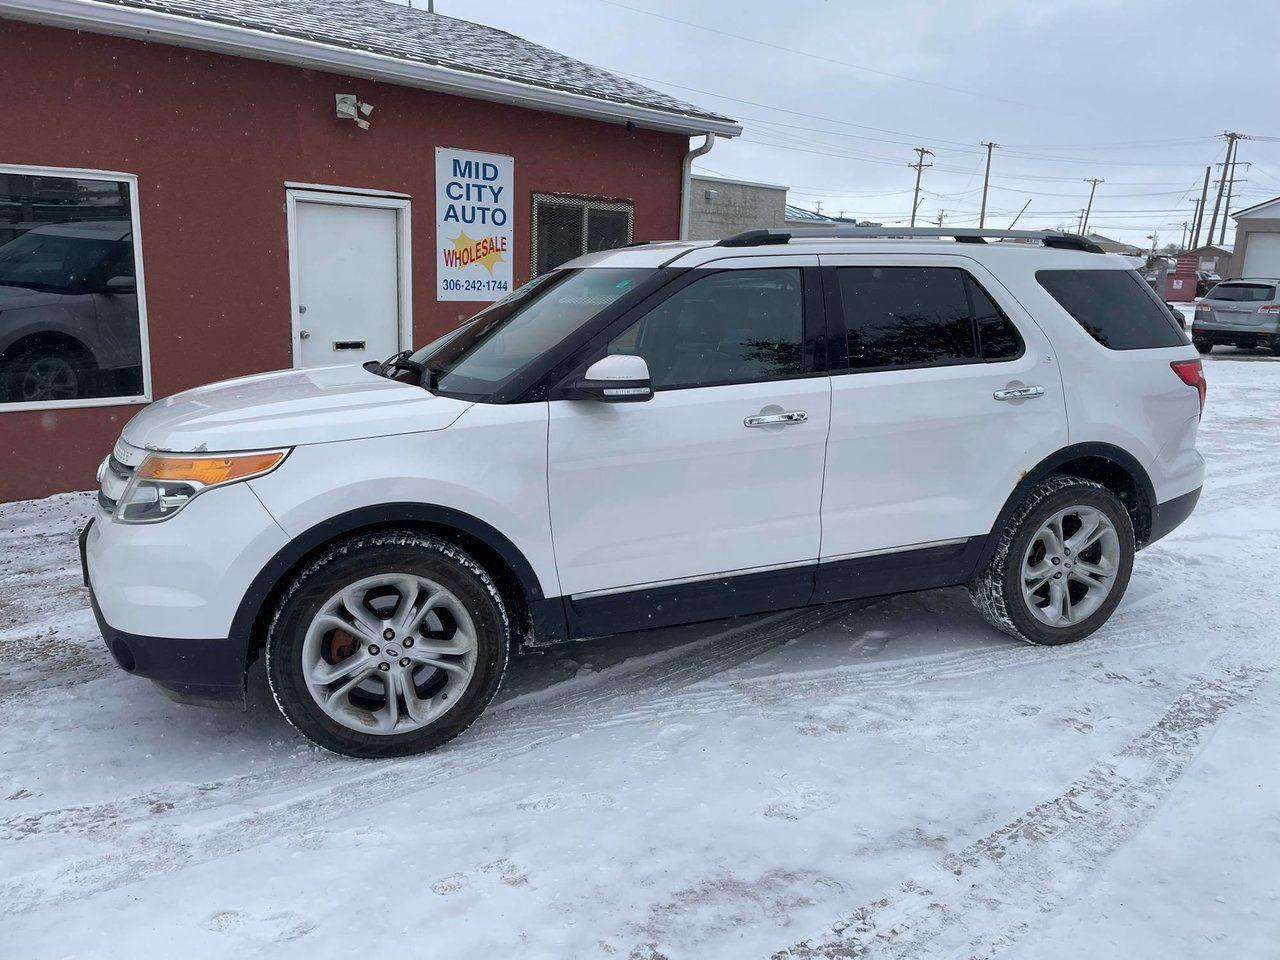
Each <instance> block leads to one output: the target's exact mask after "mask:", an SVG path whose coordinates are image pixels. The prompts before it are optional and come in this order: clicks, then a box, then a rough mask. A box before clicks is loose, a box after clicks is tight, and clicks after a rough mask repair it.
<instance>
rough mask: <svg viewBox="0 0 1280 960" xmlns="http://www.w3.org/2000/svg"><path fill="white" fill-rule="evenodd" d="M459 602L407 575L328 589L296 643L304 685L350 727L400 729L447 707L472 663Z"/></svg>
mask: <svg viewBox="0 0 1280 960" xmlns="http://www.w3.org/2000/svg"><path fill="white" fill-rule="evenodd" d="M476 656H477V638H476V628H475V624H474V622H473V621H472V618H471V615H470V614H469V613H468V612H467V609H466V607H465V606H464V605H463V604H462V601H461V600H459V599H458V597H457V596H455V595H454V594H453V593H452V592H451V591H450V590H448V589H446V588H445V587H443V586H441V585H440V584H438V583H436V582H434V581H432V580H428V579H426V578H425V577H420V576H417V575H415V574H408V573H393V574H383V575H380V576H375V577H368V578H365V579H363V580H359V581H357V582H356V583H353V584H351V585H350V586H348V587H346V588H344V589H342V590H341V591H339V592H338V593H336V594H334V595H333V596H332V597H330V598H329V600H328V601H327V602H326V603H325V604H324V605H323V606H322V607H321V608H320V611H319V612H318V613H317V614H316V615H315V617H314V618H313V619H312V621H311V623H310V625H309V626H308V628H307V632H306V636H305V637H304V639H303V642H302V669H303V676H304V677H305V679H306V684H307V689H308V691H309V692H310V693H311V696H312V697H313V698H314V699H315V702H316V703H317V704H318V705H319V707H320V708H321V709H322V710H323V711H324V712H325V713H326V714H327V715H328V716H329V717H331V718H332V719H333V720H335V721H337V722H338V723H340V724H342V725H343V726H344V727H347V728H348V729H351V730H357V731H360V732H361V733H372V734H382V735H391V734H401V733H408V732H411V731H414V730H419V729H421V728H423V727H425V726H427V725H429V724H431V723H434V722H435V721H436V720H438V719H439V718H440V717H442V716H444V715H445V714H446V713H448V712H449V710H451V709H452V708H453V707H454V706H455V705H456V704H457V703H458V702H459V700H460V699H461V696H462V693H463V691H465V690H466V688H467V685H468V683H470V681H471V678H472V676H473V675H474V673H475V669H476Z"/></svg>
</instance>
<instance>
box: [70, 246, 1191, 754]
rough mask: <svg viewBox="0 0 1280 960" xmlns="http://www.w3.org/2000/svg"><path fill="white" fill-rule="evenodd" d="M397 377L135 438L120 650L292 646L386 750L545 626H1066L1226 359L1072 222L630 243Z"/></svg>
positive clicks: (280, 650)
mask: <svg viewBox="0 0 1280 960" xmlns="http://www.w3.org/2000/svg"><path fill="white" fill-rule="evenodd" d="M991 240H998V241H1001V242H989V241H991ZM368 366H369V368H368V369H366V368H362V367H359V366H337V367H326V368H320V369H310V370H288V371H283V372H279V373H269V374H263V375H260V376H253V377H246V378H243V379H239V380H231V381H228V382H225V383H220V384H214V385H212V386H207V387H202V388H199V389H196V390H191V391H188V392H186V393H182V394H179V395H177V396H174V397H170V398H168V399H167V400H162V401H160V402H158V403H155V404H152V405H151V406H150V407H148V408H147V409H145V410H143V411H142V412H141V413H139V414H138V415H137V416H136V417H135V418H134V419H133V420H132V421H131V422H130V423H129V424H128V425H127V426H126V427H125V429H124V434H123V436H122V437H121V439H120V442H119V443H118V444H117V445H116V447H115V450H114V452H113V453H112V455H111V456H110V457H109V458H108V459H107V460H106V461H104V463H103V465H102V468H101V470H100V478H99V479H100V483H101V492H100V495H99V507H98V512H97V516H96V518H95V519H94V521H93V522H92V523H91V524H90V526H89V527H88V528H87V529H86V531H85V533H84V536H83V538H82V544H83V554H84V561H85V564H84V565H85V579H86V583H87V584H88V585H89V587H90V590H91V594H92V596H93V598H94V610H95V613H96V614H97V617H98V622H99V625H100V626H101V629H102V632H103V634H104V636H105V638H106V641H107V644H108V646H109V647H110V649H111V652H112V653H113V655H114V656H115V658H116V660H117V661H118V662H119V664H120V665H121V666H122V667H123V668H124V669H126V670H129V671H131V672H134V673H137V674H139V675H141V676H144V677H149V678H151V679H152V680H154V681H156V682H157V683H158V684H160V685H161V686H162V687H164V688H165V689H166V690H167V691H169V692H170V693H171V694H173V695H174V696H176V697H178V698H181V699H189V700H197V701H214V700H231V701H235V700H242V699H243V695H244V685H245V672H246V669H247V668H248V666H249V665H250V663H251V662H253V661H254V660H255V659H256V658H257V657H259V656H264V657H265V658H266V672H267V677H268V679H269V682H270V684H271V688H272V690H273V691H274V694H275V697H276V701H277V702H278V704H279V706H280V709H281V710H282V711H283V712H284V714H285V716H286V717H288V718H289V720H290V721H291V722H292V723H293V724H294V725H295V726H296V727H297V728H298V729H299V730H300V731H302V733H304V734H305V735H306V736H308V737H310V738H311V739H312V740H314V741H315V742H317V743H319V744H321V745H323V746H325V747H327V748H329V749H331V750H335V751H338V752H340V753H344V754H349V755H353V756H361V757H381V756H392V755H400V754H409V753H415V752H419V751H423V750H428V749H431V748H433V747H436V746H438V745H440V744H442V743H444V742H446V741H447V740H449V739H450V738H452V737H454V736H456V735H457V734H459V733H460V732H462V731H463V730H464V729H466V727H467V726H468V725H469V724H471V722H472V721H474V720H475V719H476V717H477V716H478V715H479V714H480V713H481V711H483V710H484V708H485V706H486V705H487V704H488V703H489V701H490V699H491V698H492V697H493V695H494V693H495V692H496V690H497V689H498V684H499V682H500V681H501V679H502V674H503V670H504V669H505V667H506V665H507V659H508V656H509V654H510V653H511V651H512V650H513V649H515V648H516V647H517V646H518V645H519V644H529V645H532V644H545V643H550V642H553V641H558V640H566V639H578V638H586V637H593V636H600V635H605V634H616V633H623V632H626V631H632V630H643V629H647V628H651V627H661V626H667V625H672V624H677V623H688V622H693V621H701V620H711V619H717V618H722V617H733V616H740V615H744V614H754V613H761V612H764V611H772V610H781V609H786V608H793V607H802V606H805V605H808V604H820V603H829V602H832V601H839V600H847V599H850V598H857V597H869V596H877V595H883V594H890V593H896V592H901V591H910V590H923V589H929V588H933V587H944V586H949V585H955V584H968V586H969V591H970V593H971V595H972V597H973V599H974V601H975V602H976V604H977V606H978V609H979V610H980V611H981V612H982V614H983V616H984V617H986V618H987V620H989V621H990V622H991V624H992V625H994V626H995V627H996V628H998V629H1000V630H1003V631H1004V632H1006V633H1008V634H1010V635H1012V636H1014V637H1018V638H1021V639H1023V640H1026V641H1029V642H1032V643H1042V644H1057V643H1067V642H1070V641H1073V640H1079V639H1081V638H1082V637H1085V636H1087V635H1089V634H1090V633H1092V632H1093V631H1094V630H1096V629H1098V627H1100V626H1101V625H1102V624H1103V623H1104V622H1105V621H1106V620H1107V618H1108V617H1109V616H1110V615H1111V613H1112V611H1113V610H1114V609H1115V608H1116V605H1117V604H1118V603H1119V602H1120V599H1121V596H1122V595H1123V593H1124V591H1125V587H1126V585H1127V583H1128V581H1129V575H1130V571H1131V569H1132V566H1133V559H1134V551H1135V550H1137V549H1140V548H1141V547H1143V546H1145V545H1147V544H1149V543H1151V542H1153V541H1154V540H1156V539H1158V538H1160V537H1161V536H1163V535H1165V534H1166V533H1168V532H1169V531H1170V530H1171V529H1173V527H1175V526H1176V525H1177V524H1179V523H1180V522H1181V521H1182V520H1183V519H1185V518H1186V517H1187V515H1188V514H1189V513H1190V512H1191V510H1192V508H1193V507H1194V505H1195V503H1196V500H1197V498H1198V497H1199V495H1200V487H1201V483H1202V478H1203V473H1204V463H1203V460H1202V459H1201V457H1200V455H1199V454H1198V453H1197V452H1196V448H1195V439H1196V430H1197V426H1198V422H1199V418H1200V412H1201V409H1202V407H1203V403H1204V393H1205V383H1204V379H1203V376H1202V373H1201V368H1200V360H1199V358H1198V357H1197V355H1196V351H1195V349H1194V348H1193V347H1192V346H1191V344H1190V343H1189V342H1188V340H1187V338H1186V336H1185V334H1184V333H1183V332H1182V330H1181V329H1180V328H1179V327H1178V326H1177V325H1176V324H1175V322H1174V321H1173V320H1172V318H1171V317H1170V315H1169V313H1168V311H1167V310H1166V309H1165V308H1164V306H1163V305H1162V304H1161V303H1160V301H1159V300H1157V299H1156V297H1155V296H1154V295H1153V294H1152V292H1151V290H1150V289H1149V288H1148V286H1147V285H1146V284H1145V283H1143V282H1142V280H1141V279H1139V277H1138V276H1137V275H1136V274H1135V273H1134V272H1133V271H1132V270H1130V269H1128V268H1127V266H1126V265H1125V264H1124V263H1123V262H1122V261H1120V260H1118V259H1117V258H1114V257H1111V256H1108V255H1106V254H1103V253H1102V252H1101V251H1099V250H1098V249H1097V248H1096V247H1094V246H1093V245H1092V244H1090V243H1089V242H1088V241H1086V240H1083V239H1082V238H1079V237H1074V236H1069V235H1063V234H1055V233H1048V234H1041V233H1028V232H1019V233H1011V232H1003V233H1001V232H996V231H986V232H980V231H972V230H954V231H952V230H947V231H926V230H913V231H906V230H898V231H877V230H873V229H866V228H860V229H853V228H843V227H842V228H839V229H837V230H834V231H828V230H823V229H818V230H815V231H793V232H776V231H763V230H761V231H751V232H749V233H746V234H742V235H739V236H736V237H732V238H730V239H728V240H724V241H722V242H720V243H718V244H710V243H652V244H646V245H640V246H635V247H631V248H626V249H620V250H613V251H609V252H605V253H599V254H594V255H591V256H587V257H584V258H582V259H579V260H575V261H573V262H571V263H569V264H566V265H565V266H564V267H562V268H560V269H558V270H555V271H553V272H552V273H549V274H547V275H544V276H542V277H539V278H537V279H536V280H534V281H532V282H531V283H529V284H528V285H526V286H525V287H523V288H522V289H520V290H518V291H517V292H515V293H514V294H512V295H511V296H510V297H508V298H507V299H506V300H504V301H502V302H500V303H497V304H495V305H493V306H491V307H489V308H488V309H486V310H484V311H482V312H481V313H479V314H478V315H477V316H475V317H474V318H472V319H471V320H470V321H468V322H467V323H465V324H463V325H462V326H461V327H459V328H458V329H457V330H455V331H453V332H452V333H450V334H448V335H447V336H445V337H442V338H441V339H439V340H437V341H435V342H434V343H432V344H430V345H428V346H426V347H424V348H422V349H421V350H419V351H418V352H416V353H414V354H412V355H409V354H407V353H406V354H401V355H398V356H396V357H393V358H391V359H390V360H389V361H387V362H386V363H385V364H382V365H378V364H370V365H368Z"/></svg>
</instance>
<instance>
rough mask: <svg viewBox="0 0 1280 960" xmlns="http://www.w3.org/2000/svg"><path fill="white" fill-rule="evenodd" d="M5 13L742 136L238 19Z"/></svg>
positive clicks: (29, 9) (712, 124)
mask: <svg viewBox="0 0 1280 960" xmlns="http://www.w3.org/2000/svg"><path fill="white" fill-rule="evenodd" d="M0 16H5V17H9V18H11V19H16V20H26V21H30V22H33V23H41V24H45V25H48V26H56V27H67V28H70V29H75V30H86V31H90V32H93V33H106V34H111V35H114V36H122V37H130V38H133V39H138V40H149V41H152V42H158V43H168V44H173V45H175V46H181V47H191V48H194V49H197V50H209V51H212V52H215V53H227V54H232V55H234V56H240V57H249V58H251V59H257V60H269V61H272V62H274V63H285V64H290V65H292V66H298V67H306V68H308V69H313V70H322V71H325V72H327V73H338V74H345V75H349V76H356V77H364V78H368V79H370V80H381V81H384V82H387V83H395V84H399V85H401V86H408V87H418V88H421V89H424V90H435V91H439V92H442V93H451V94H455V95H457V96H461V97H470V98H472V99H477V100H488V101H491V102H494V103H506V104H512V105H514V106H520V107H527V108H530V109H533V110H548V111H551V112H552V113H564V114H569V115H571V116H578V117H587V118H589V119H592V120H603V121H607V122H612V123H632V124H634V125H635V126H637V127H644V128H645V129H649V130H661V131H664V132H667V133H680V134H685V135H686V136H697V135H700V134H706V133H714V134H715V135H716V136H721V137H736V136H739V135H740V134H741V133H742V127H741V125H740V124H737V123H734V122H733V121H731V120H717V119H713V118H707V117H697V116H692V115H689V114H681V113H673V112H669V111H665V110H658V109H655V108H653V107H642V106H637V105H634V104H629V103H622V102H620V101H615V100H606V99H602V98H598V97H589V96H586V95H585V94H579V93H571V92H568V91H564V90H555V89H552V88H549V87H538V86H533V85H530V84H523V83H518V82H516V81H514V80H507V79H504V78H502V77H492V76H487V75H485V74H479V73H470V72H468V71H465V70H454V69H451V68H449V67H442V66H439V65H437V64H429V63H421V62H418V61H413V60H401V59H399V58H397V57H389V56H386V55H384V54H380V53H372V52H370V51H367V50H356V49H352V48H349V47H341V46H331V45H329V44H325V43H319V42H317V41H315V40H307V39H304V38H300V37H290V36H284V35H282V34H275V33H267V32H264V31H261V30H253V29H250V28H248V27H239V26H235V25H232V24H224V23H215V22H213V21H208V20H197V19H194V18H191V17H183V16H177V15H175V14H170V13H165V12H163V11H159V10H143V9H139V8H136V7H122V6H118V5H116V4H110V3H97V2H95V0H0Z"/></svg>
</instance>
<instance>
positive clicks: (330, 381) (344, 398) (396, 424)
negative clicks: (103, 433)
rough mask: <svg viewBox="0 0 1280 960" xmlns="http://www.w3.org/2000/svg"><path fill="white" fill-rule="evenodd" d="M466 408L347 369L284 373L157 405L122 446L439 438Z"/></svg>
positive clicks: (127, 432)
mask: <svg viewBox="0 0 1280 960" xmlns="http://www.w3.org/2000/svg"><path fill="white" fill-rule="evenodd" d="M470 406H471V403H469V402H466V401H462V400H452V399H449V398H447V397H437V396H434V395H433V394H430V393H428V392H427V391H426V390H423V389H422V388H420V387H416V386H413V385H411V384H406V383H400V382H397V381H395V380H388V379H386V378H385V377H380V376H378V375H377V374H373V373H370V372H369V371H367V370H365V369H364V368H363V367H360V366H355V365H344V366H336V367H315V368H312V369H309V370H281V371H278V372H276V373H263V374H258V375H256V376H252V377H241V378H239V379H236V380H224V381H222V382H221V383H212V384H209V385H208V386H206V387H197V388H196V389H194V390H187V391H184V392H183V393H178V394H174V395H173V396H172V397H166V398H165V399H164V400H159V401H157V402H155V403H153V404H151V405H150V406H149V407H146V408H145V409H144V410H142V411H141V412H140V413H139V414H138V415H137V416H135V417H134V418H133V419H132V420H130V421H129V423H128V424H127V425H126V426H125V428H124V433H123V434H122V436H123V438H124V441H125V442H126V443H128V444H130V445H132V446H135V447H141V448H143V449H148V450H164V451H170V452H174V453H203V452H206V451H231V450H257V449H265V448H269V447H293V446H299V445H301V444H308V443H332V442H334V441H337V440H358V439H363V438H367V437H385V436H390V435H394V434H401V433H421V432H423V431H427V430H443V429H444V428H445V427H447V426H449V424H451V423H453V421H455V420H457V419H458V417H460V416H462V414H463V412H464V411H465V410H466V409H467V408H468V407H470Z"/></svg>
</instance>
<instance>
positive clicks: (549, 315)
mask: <svg viewBox="0 0 1280 960" xmlns="http://www.w3.org/2000/svg"><path fill="white" fill-rule="evenodd" d="M652 273H653V271H652V270H650V269H628V270H623V269H609V268H586V269H580V270H556V271H553V272H551V273H547V274H543V275H542V276H540V277H537V278H535V279H533V280H531V281H529V282H528V283H526V284H525V285H524V286H523V287H521V288H520V289H519V290H516V291H515V292H514V293H512V294H511V295H510V296H508V297H505V298H504V299H502V300H499V301H498V302H497V303H495V304H493V305H492V306H491V307H488V308H487V309H485V310H482V311H481V312H480V313H478V314H476V315H475V316H474V317H472V318H471V319H470V320H468V321H467V322H466V323H465V324H463V325H462V326H461V327H459V328H458V329H457V330H454V331H452V332H451V333H448V334H446V335H445V336H443V337H441V338H439V339H438V340H435V341H433V342H431V343H429V344H427V345H426V346H425V347H423V348H422V349H421V350H419V351H418V352H417V353H415V354H414V355H413V357H412V358H411V359H412V360H414V361H416V362H417V363H420V364H422V365H423V366H424V367H426V368H427V369H428V370H429V371H430V372H431V376H432V380H431V383H432V387H433V389H436V390H439V391H442V392H445V393H458V394H465V395H479V396H485V395H488V394H491V393H494V392H495V391H497V390H498V389H500V388H501V387H502V386H503V385H504V384H506V383H507V382H508V381H509V380H510V379H511V378H512V377H514V376H515V375H516V374H518V373H519V372H520V371H521V370H523V369H524V368H525V367H527V366H528V365H529V364H530V363H532V362H533V361H534V360H536V359H537V358H538V357H540V356H542V354H544V353H546V351H547V350H549V349H551V348H552V347H554V346H556V345H557V344H558V343H560V342H561V341H563V340H564V339H565V337H567V336H569V335H570V334H571V333H573V331H575V330H577V329H578V328H579V327H580V326H582V324H583V323H585V322H586V321H587V320H590V319H591V318H592V317H594V316H595V315H596V314H598V313H599V312H600V311H601V310H603V309H604V308H605V307H607V306H609V305H610V304H611V303H613V302H614V301H615V300H617V299H618V298H619V297H622V296H624V295H625V294H627V293H629V292H630V291H632V290H634V289H635V288H636V287H638V286H639V285H640V284H641V283H642V282H643V281H644V280H645V279H647V278H648V277H649V276H650V275H651V274H652Z"/></svg>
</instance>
